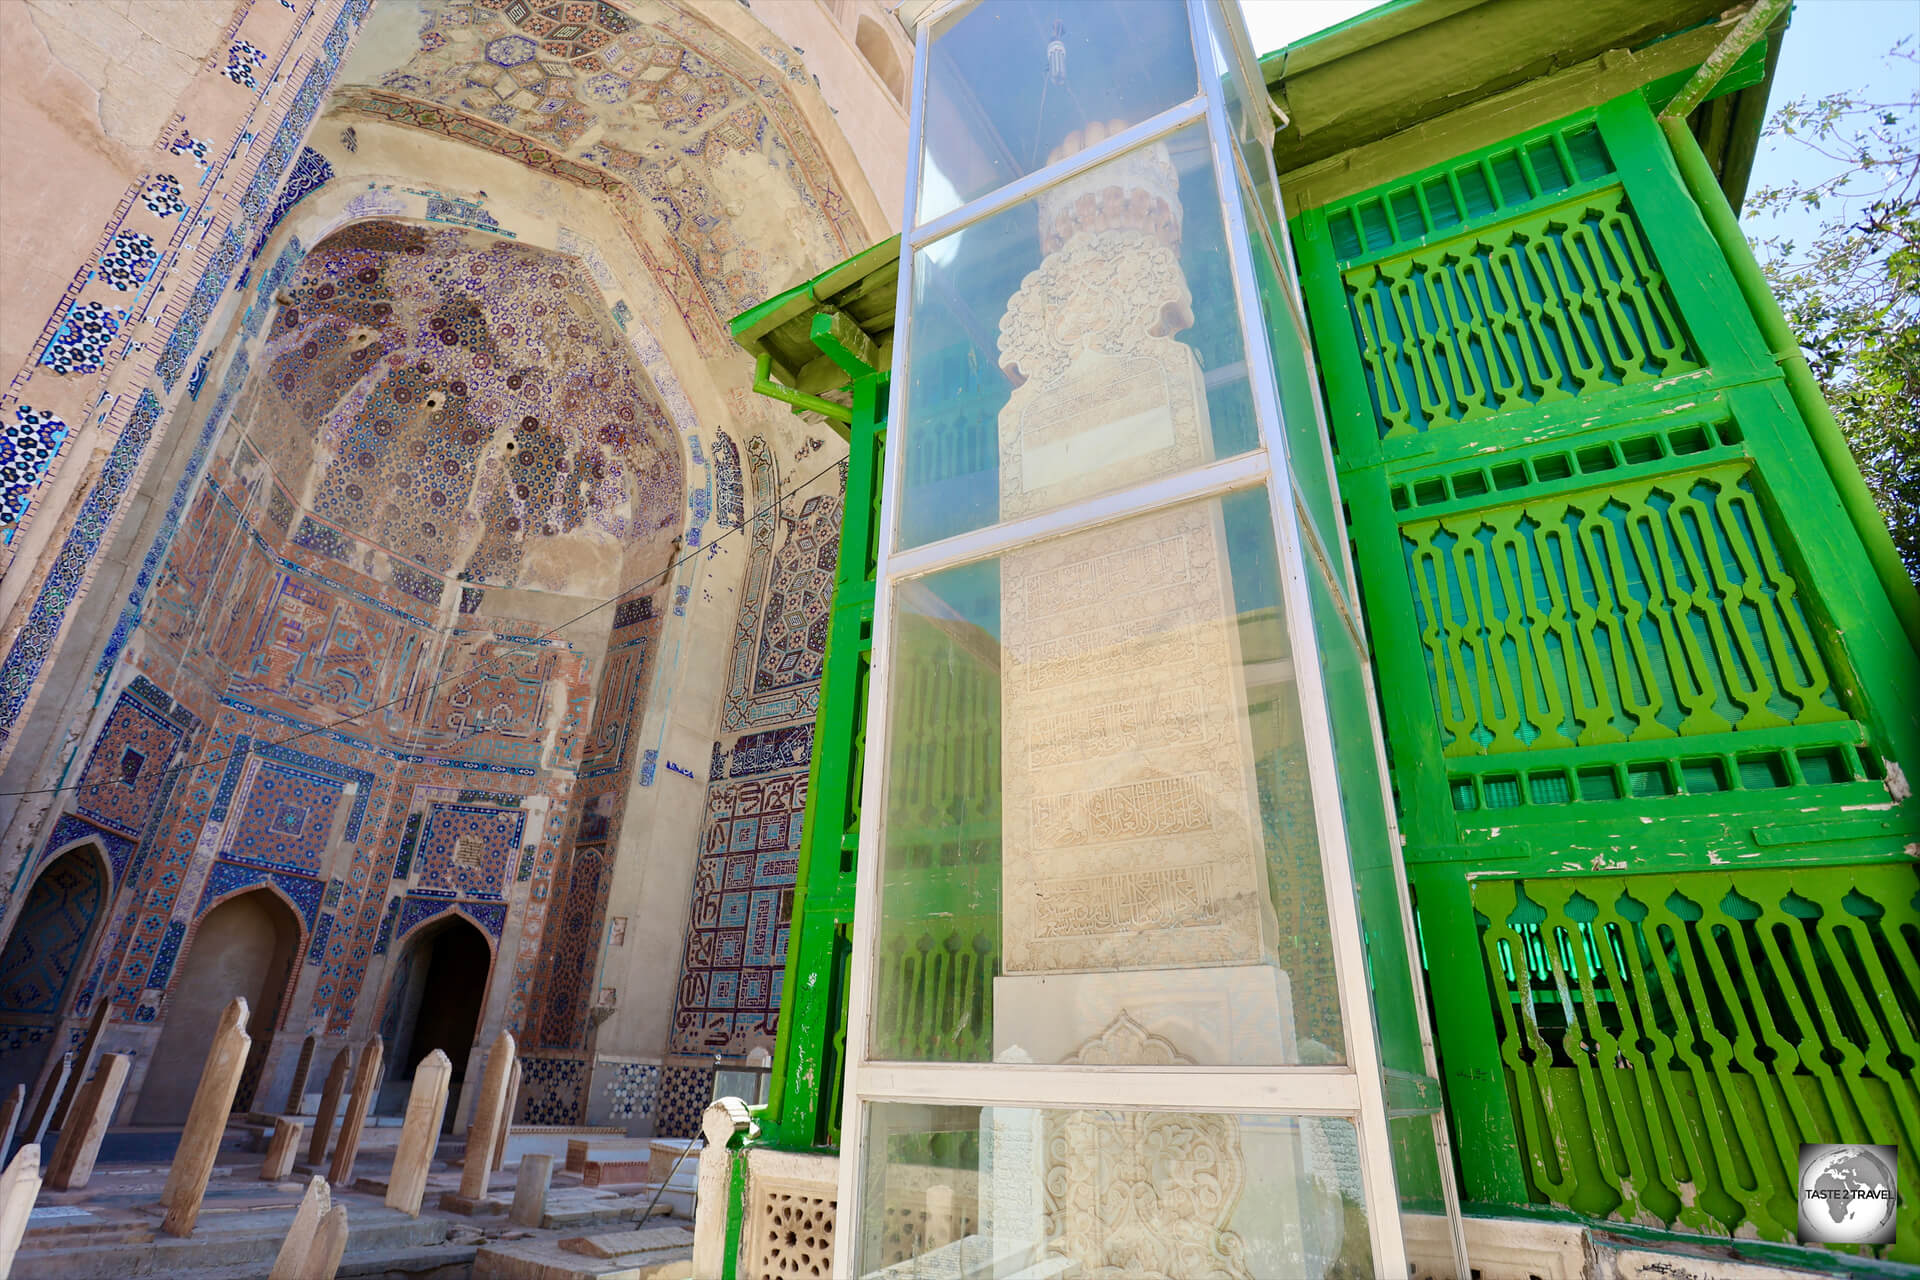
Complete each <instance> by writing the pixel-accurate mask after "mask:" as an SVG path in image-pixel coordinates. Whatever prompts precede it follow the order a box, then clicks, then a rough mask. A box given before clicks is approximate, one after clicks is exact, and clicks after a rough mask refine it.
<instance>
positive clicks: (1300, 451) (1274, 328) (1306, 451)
mask: <svg viewBox="0 0 1920 1280" xmlns="http://www.w3.org/2000/svg"><path fill="white" fill-rule="evenodd" d="M1250 248H1251V250H1252V253H1253V267H1254V276H1255V277H1256V278H1257V279H1258V281H1259V283H1260V311H1261V314H1262V316H1264V318H1265V319H1266V322H1267V345H1268V348H1269V349H1270V350H1271V351H1272V353H1273V372H1274V381H1275V382H1276V383H1277V384H1278V391H1279V397H1280V418H1281V424H1280V425H1281V428H1282V430H1283V431H1284V433H1285V435H1286V438H1287V461H1288V470H1289V471H1290V472H1291V473H1292V475H1293V484H1294V488H1295V490H1296V491H1297V492H1298V493H1299V495H1300V500H1301V502H1302V503H1304V504H1305V506H1306V509H1307V513H1308V515H1309V516H1310V517H1311V518H1312V520H1313V525H1314V531H1315V532H1316V533H1317V534H1318V535H1319V537H1320V545H1321V546H1322V547H1323V548H1325V549H1326V553H1327V555H1328V556H1329V557H1331V558H1333V559H1334V560H1335V561H1336V562H1337V561H1338V559H1339V556H1340V541H1341V539H1343V538H1344V537H1346V527H1345V524H1344V522H1343V521H1342V520H1341V519H1340V500H1339V497H1338V495H1337V494H1336V493H1335V491H1334V485H1333V476H1332V473H1331V471H1330V469H1329V467H1328V456H1327V455H1328V448H1327V437H1326V432H1325V430H1324V429H1323V428H1322V427H1321V425H1320V396H1319V392H1320V386H1319V379H1318V377H1317V376H1316V374H1315V372H1314V367H1313V358H1312V355H1311V350H1310V348H1309V347H1308V345H1307V333H1306V327H1305V326H1304V325H1303V324H1302V323H1301V321H1300V313H1299V311H1298V310H1297V309H1296V308H1295V306H1294V302H1293V297H1292V294H1291V291H1290V290H1289V288H1288V286H1287V284H1286V282H1285V280H1284V278H1283V277H1282V276H1281V275H1280V274H1279V272H1278V271H1277V270H1276V268H1275V265H1274V260H1273V256H1272V254H1271V253H1270V252H1269V250H1268V242H1267V239H1266V237H1264V236H1261V235H1258V234H1256V235H1255V236H1254V237H1253V244H1252V245H1251V246H1250Z"/></svg>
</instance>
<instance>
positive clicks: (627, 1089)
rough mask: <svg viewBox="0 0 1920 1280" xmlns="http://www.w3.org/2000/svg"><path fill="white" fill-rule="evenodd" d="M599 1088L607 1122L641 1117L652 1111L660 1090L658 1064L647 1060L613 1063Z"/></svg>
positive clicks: (639, 1118) (620, 1121) (632, 1119)
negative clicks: (604, 1098) (604, 1097)
mask: <svg viewBox="0 0 1920 1280" xmlns="http://www.w3.org/2000/svg"><path fill="white" fill-rule="evenodd" d="M601 1090H602V1091H603V1092H604V1093H605V1094H606V1096H607V1100H608V1102H609V1104H610V1105H609V1107H608V1110H607V1122H608V1123H609V1124H614V1123H622V1122H626V1123H630V1122H632V1121H635V1120H643V1119H645V1118H646V1117H647V1116H648V1115H650V1114H651V1113H652V1112H653V1105H654V1100H655V1098H656V1096H657V1095H658V1094H659V1092H660V1068H659V1066H658V1065H657V1064H655V1063H651V1062H621V1063H615V1064H613V1071H612V1072H611V1073H610V1074H609V1075H608V1076H607V1080H606V1083H605V1084H603V1085H602V1086H601Z"/></svg>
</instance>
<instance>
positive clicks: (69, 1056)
mask: <svg viewBox="0 0 1920 1280" xmlns="http://www.w3.org/2000/svg"><path fill="white" fill-rule="evenodd" d="M72 1078H73V1050H71V1049H69V1050H67V1052H65V1053H63V1054H61V1055H60V1061H59V1062H57V1063H55V1064H54V1068H53V1074H52V1075H50V1076H48V1077H47V1085H46V1088H44V1089H42V1090H41V1091H40V1096H39V1097H38V1098H36V1099H35V1100H34V1104H33V1114H32V1116H31V1117H30V1118H29V1119H28V1120H27V1127H26V1131H25V1133H24V1134H23V1135H22V1136H23V1137H25V1139H26V1140H27V1141H28V1142H41V1141H42V1140H43V1139H45V1138H46V1136H47V1130H48V1129H49V1128H50V1127H52V1124H53V1108H54V1104H55V1103H57V1102H58V1101H59V1100H60V1098H61V1097H62V1096H63V1095H64V1094H65V1093H66V1088H67V1081H68V1080H70V1079H72Z"/></svg>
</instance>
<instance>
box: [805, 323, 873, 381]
mask: <svg viewBox="0 0 1920 1280" xmlns="http://www.w3.org/2000/svg"><path fill="white" fill-rule="evenodd" d="M808 336H810V337H811V338H812V339H813V345H814V346H816V347H818V348H820V349H821V350H822V351H824V352H826V353H827V356H828V357H829V358H830V359H831V360H832V361H833V362H834V363H835V364H837V365H839V366H840V368H842V369H844V370H845V371H846V374H847V376H848V377H849V378H864V377H868V376H870V375H872V374H875V373H878V372H880V369H881V367H882V366H881V363H880V347H879V345H878V344H876V343H875V342H874V340H873V339H872V338H869V337H868V336H867V334H866V331H865V330H863V329H861V327H860V326H859V325H857V324H855V323H854V322H853V319H852V318H851V317H850V316H848V315H847V313H846V312H844V311H840V310H836V309H835V308H833V307H824V308H822V309H821V310H820V311H818V312H817V313H815V315H814V317H813V327H812V330H811V332H810V333H809V335H808Z"/></svg>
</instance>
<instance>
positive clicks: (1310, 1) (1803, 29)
mask: <svg viewBox="0 0 1920 1280" xmlns="http://www.w3.org/2000/svg"><path fill="white" fill-rule="evenodd" d="M1374 2H1375V0H1241V6H1240V7H1241V10H1242V12H1244V13H1245V14H1246V18H1247V29H1248V31H1249V32H1250V33H1251V35H1252V37H1253V46H1254V48H1255V49H1257V50H1259V51H1260V52H1261V53H1267V52H1270V51H1271V50H1274V49H1277V48H1279V47H1280V46H1282V45H1284V44H1287V43H1289V42H1291V41H1294V40H1298V39H1300V38H1301V37H1302V36H1306V35H1310V34H1311V33H1313V32H1315V31H1319V30H1321V29H1322V28H1325V27H1329V26H1332V25H1333V24H1334V23H1336V22H1341V21H1344V20H1345V19H1347V18H1350V17H1352V16H1353V15H1355V14H1357V13H1364V12H1365V11H1366V10H1368V9H1370V8H1372V7H1373V5H1374ZM1903 35H1905V36H1908V37H1912V38H1915V39H1916V40H1920V0H1799V3H1798V4H1796V5H1795V6H1794V11H1793V23H1792V25H1791V26H1790V27H1789V28H1788V30H1787V39H1786V44H1785V46H1784V47H1783V48H1782V50H1781V54H1780V66H1779V69H1778V70H1777V71H1776V73H1775V76H1774V85H1773V96H1772V98H1771V100H1770V101H1771V104H1772V105H1773V106H1778V105H1779V104H1780V103H1782V102H1786V101H1788V100H1789V99H1791V98H1796V97H1813V98H1817V97H1821V96H1823V95H1825V94H1829V93H1835V92H1838V91H1841V90H1850V91H1854V92H1857V93H1859V94H1860V95H1861V96H1863V97H1865V98H1866V99H1868V100H1870V101H1883V102H1884V101H1893V100H1899V99H1903V98H1910V97H1911V96H1912V94H1913V89H1914V85H1913V83H1912V81H1913V77H1914V74H1915V73H1914V67H1913V64H1912V63H1898V64H1896V63H1891V62H1889V61H1888V59H1887V57H1886V52H1887V50H1888V49H1889V48H1891V47H1892V46H1893V43H1894V41H1896V40H1898V39H1899V38H1900V37H1901V36H1903ZM1832 172H1833V166H1832V164H1831V162H1830V161H1828V160H1826V159H1825V158H1824V157H1822V156H1820V155H1818V154H1816V153H1815V152H1813V151H1811V150H1809V149H1808V148H1806V147H1804V146H1802V145H1800V144H1799V143H1796V142H1794V141H1793V140H1792V139H1783V138H1767V139H1763V140H1762V141H1761V143H1760V150H1759V152H1758V154H1757V155H1756V156H1755V157H1754V166H1753V180H1752V184H1751V185H1752V186H1753V187H1760V186H1763V185H1769V184H1777V183H1781V182H1786V181H1788V180H1791V179H1798V180H1800V181H1803V182H1818V181H1820V180H1822V179H1823V178H1826V177H1828V176H1830V175H1831V173H1832ZM1819 217H1820V215H1809V214H1790V215H1785V216H1782V217H1779V218H1775V219H1769V220H1767V221H1764V222H1763V221H1760V220H1757V219H1748V220H1747V222H1746V228H1747V231H1748V234H1750V235H1755V236H1761V235H1784V236H1788V237H1790V238H1793V239H1796V240H1800V241H1802V242H1803V243H1804V242H1805V241H1806V240H1807V239H1808V238H1809V237H1810V236H1811V234H1812V233H1813V231H1814V229H1815V228H1816V226H1817V225H1818V222H1819Z"/></svg>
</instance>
